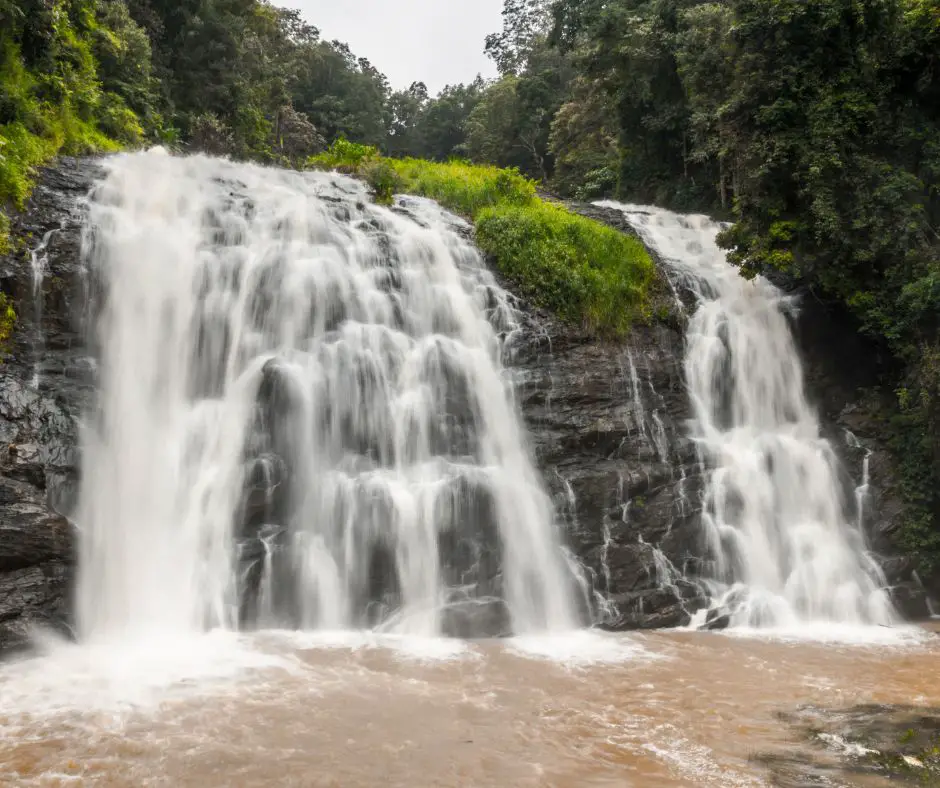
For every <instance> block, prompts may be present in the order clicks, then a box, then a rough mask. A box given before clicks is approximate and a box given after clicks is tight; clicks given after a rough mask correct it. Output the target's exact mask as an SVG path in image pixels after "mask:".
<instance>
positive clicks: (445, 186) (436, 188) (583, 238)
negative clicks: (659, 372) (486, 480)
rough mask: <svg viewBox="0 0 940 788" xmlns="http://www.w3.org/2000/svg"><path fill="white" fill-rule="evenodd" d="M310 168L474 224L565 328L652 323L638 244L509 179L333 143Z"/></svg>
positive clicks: (515, 176)
mask: <svg viewBox="0 0 940 788" xmlns="http://www.w3.org/2000/svg"><path fill="white" fill-rule="evenodd" d="M310 165H311V166H313V167H318V168H323V169H338V170H341V171H344V172H347V173H352V174H358V175H360V176H361V177H363V178H364V179H365V180H366V181H367V182H368V183H370V185H371V186H372V189H373V192H374V193H375V194H376V196H377V198H378V200H379V201H389V200H390V199H391V196H392V194H393V193H394V192H404V193H408V194H417V195H420V196H423V197H430V198H432V199H434V200H436V201H438V202H439V203H440V204H441V205H443V206H445V207H447V208H449V209H450V210H452V211H455V212H457V213H459V214H462V215H464V216H466V217H467V218H469V219H472V220H473V221H474V222H475V225H476V238H477V243H478V245H479V246H480V248H481V249H482V250H483V251H484V252H485V253H487V254H488V255H490V257H491V258H492V259H493V261H494V263H495V265H496V268H497V270H498V271H499V272H500V273H501V274H502V275H503V276H504V277H505V278H506V279H507V280H508V281H510V282H511V283H512V284H513V285H515V288H516V290H517V292H519V293H521V294H522V295H524V296H526V297H527V298H529V299H530V300H531V301H532V302H533V303H535V304H537V305H539V306H542V307H545V308H547V309H550V310H552V311H553V312H555V314H557V315H558V316H560V317H561V318H562V319H563V320H566V321H568V322H570V323H579V324H582V325H584V326H585V327H587V328H590V329H591V330H594V331H597V332H599V333H602V334H605V335H609V336H620V335H623V334H624V333H626V332H627V330H628V329H629V328H630V325H631V323H632V322H633V321H634V320H638V319H645V318H646V317H648V315H649V288H650V285H651V283H652V279H653V264H652V261H651V260H650V257H649V254H648V253H647V251H646V249H645V248H644V247H643V245H642V244H641V243H640V242H639V241H637V240H636V239H634V238H632V237H629V236H626V235H623V234H622V233H619V232H616V231H614V230H611V229H610V228H608V227H606V226H604V225H601V224H598V223H597V222H593V221H590V220H588V219H584V218H582V217H581V216H577V215H575V214H572V213H570V212H569V211H568V210H566V209H565V208H563V207H561V206H558V205H554V204H551V203H547V202H544V201H542V200H541V199H539V198H538V197H537V196H536V193H535V185H534V184H533V183H532V182H531V181H530V180H528V179H527V178H525V177H523V176H522V175H520V174H519V172H518V171H516V170H509V169H501V168H497V167H493V166H482V165H473V164H469V163H466V162H461V161H449V162H447V163H435V162H429V161H426V160H421V159H412V158H409V159H389V158H384V157H382V156H380V155H379V152H378V150H377V149H375V148H369V147H367V146H363V145H357V144H355V143H350V142H347V141H345V140H340V141H338V142H337V143H336V144H334V145H333V146H331V148H330V149H329V150H328V151H326V152H324V153H323V154H320V155H318V156H315V157H313V158H312V159H311V161H310Z"/></svg>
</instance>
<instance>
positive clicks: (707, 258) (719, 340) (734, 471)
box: [601, 202, 894, 626]
mask: <svg viewBox="0 0 940 788" xmlns="http://www.w3.org/2000/svg"><path fill="white" fill-rule="evenodd" d="M601 204H602V205H605V206H606V207H612V208H617V209H619V210H621V211H623V213H624V214H625V216H626V217H627V219H628V220H629V221H630V223H631V224H632V225H633V226H634V227H635V228H636V230H637V231H638V232H639V233H640V235H641V236H642V237H643V239H644V240H645V242H646V243H647V244H648V245H650V246H651V247H652V248H654V249H655V250H656V252H657V253H658V255H659V257H660V258H661V259H662V260H663V262H664V263H665V265H666V266H667V267H668V270H669V274H670V279H671V281H672V284H673V286H674V289H675V290H676V291H678V290H679V289H685V290H688V291H691V293H692V294H694V296H695V298H696V301H697V303H698V306H697V309H696V310H695V313H694V314H693V315H692V316H691V318H690V322H689V326H688V331H687V350H686V357H685V377H686V383H687V385H688V389H689V396H690V397H691V401H692V406H693V411H694V424H693V427H692V437H693V438H694V440H695V441H696V442H697V444H698V447H699V453H700V457H701V461H702V472H703V474H704V476H705V478H706V485H705V492H704V499H703V501H702V505H703V512H702V535H703V541H704V551H705V553H706V556H707V560H708V561H709V571H708V573H707V577H706V578H705V579H706V581H707V584H708V588H709V590H710V592H711V595H712V597H713V599H714V600H715V604H719V603H720V604H722V605H723V606H724V607H725V608H726V609H727V610H729V611H730V619H731V623H732V625H742V626H744V625H749V626H792V625H799V624H801V623H805V622H812V621H829V622H843V623H850V624H863V623H881V624H886V623H890V622H891V621H892V620H893V618H894V614H893V611H892V607H891V605H890V603H889V601H888V599H887V596H886V594H885V592H884V590H883V587H884V578H883V576H882V574H881V572H880V569H879V567H878V566H877V564H876V563H875V561H874V560H873V559H872V558H871V557H870V556H869V555H868V553H867V551H866V544H865V537H864V534H863V533H862V530H861V528H860V525H861V523H860V520H859V519H858V517H859V512H858V511H854V512H853V509H856V510H858V509H859V508H861V507H862V506H864V493H866V492H867V490H863V494H862V496H861V497H860V499H859V500H858V502H857V505H856V501H855V500H854V496H851V497H850V496H849V495H847V491H845V490H843V487H842V484H841V483H840V480H839V468H838V460H837V457H836V455H835V453H834V451H833V449H832V446H831V445H830V444H829V443H828V441H826V440H825V439H824V438H823V437H822V436H821V434H820V428H819V421H818V418H817V415H816V413H815V411H814V410H813V408H812V407H811V406H810V404H809V402H808V401H807V399H806V394H805V390H804V380H803V368H802V364H801V362H800V358H799V354H798V352H797V349H796V346H795V343H794V339H793V336H792V333H791V330H790V327H789V325H788V322H787V315H786V311H787V309H788V308H789V304H788V302H787V299H786V298H785V296H784V295H783V294H782V293H781V292H780V291H778V290H777V289H776V288H775V287H774V286H773V285H771V284H770V282H768V281H766V280H765V279H763V278H757V279H756V280H754V281H747V280H745V279H744V278H742V277H741V276H740V275H739V273H738V271H737V269H735V268H734V267H732V266H731V265H730V264H729V263H728V262H727V260H726V258H725V255H724V253H723V252H722V251H721V250H720V249H719V248H718V246H717V243H716V235H717V233H718V231H719V229H720V227H719V225H718V224H717V223H715V222H713V221H711V220H709V219H708V218H707V217H703V216H680V215H677V214H674V213H670V212H669V211H664V210H660V209H657V208H650V207H642V206H634V205H622V204H619V203H612V202H607V203H601ZM864 481H865V482H866V483H867V480H864ZM863 486H864V485H863Z"/></svg>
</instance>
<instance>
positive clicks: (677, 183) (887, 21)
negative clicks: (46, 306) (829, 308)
mask: <svg viewBox="0 0 940 788" xmlns="http://www.w3.org/2000/svg"><path fill="white" fill-rule="evenodd" d="M315 23H316V20H310V21H306V20H304V19H303V18H302V17H301V16H300V14H299V13H298V12H296V11H291V10H288V9H283V8H279V7H277V6H275V5H272V4H270V3H268V2H265V0H181V1H180V2H177V1H175V0H174V1H173V2H170V0H0V252H2V251H3V248H2V247H4V246H5V245H7V243H8V242H7V240H6V239H7V234H6V231H5V228H6V227H7V226H8V224H9V218H8V216H9V215H10V214H11V212H12V211H15V210H16V209H17V208H19V207H21V206H22V205H23V203H24V201H25V200H26V199H27V197H28V194H29V190H30V184H31V177H32V174H33V173H34V171H35V168H36V167H37V166H38V165H40V164H42V163H43V162H44V161H46V160H48V159H50V158H52V157H54V156H56V155H60V154H62V155H81V154H86V153H92V152H98V151H108V150H116V149H119V148H122V147H134V146H141V145H145V144H155V143H156V144H162V145H165V146H167V147H170V148H174V149H177V148H178V149H183V150H202V151H205V152H209V153H213V154H220V155H229V156H233V157H239V158H246V159H253V160H257V161H261V162H265V163H272V164H281V165H285V166H305V165H306V164H307V163H308V162H309V160H310V158H311V157H313V156H316V155H318V154H321V155H323V152H324V151H325V150H326V148H327V146H328V145H330V143H333V142H334V141H335V140H337V139H344V140H348V141H350V142H352V143H356V144H360V145H365V146H372V147H374V148H376V149H377V150H379V151H381V152H382V154H384V155H385V156H388V157H392V158H404V157H414V158H420V159H429V160H432V161H441V162H444V161H448V160H451V159H460V160H468V161H470V162H474V163H483V164H488V165H495V166H497V167H501V168H513V169H515V170H518V172H519V173H521V174H522V175H524V176H527V177H528V178H530V179H532V180H533V181H535V182H536V183H537V184H538V185H539V187H540V188H541V189H542V190H544V191H547V192H551V193H554V194H556V195H560V196H562V197H567V198H573V199H580V200H588V199H594V198H599V197H604V196H612V195H616V196H618V197H620V198H623V199H628V200H631V201H636V202H647V203H656V204H659V205H663V206H666V207H672V208H676V209H680V210H687V211H700V212H707V213H710V214H712V215H715V216H719V217H721V218H723V219H726V220H728V221H729V222H730V225H729V229H728V230H727V231H726V232H725V233H724V234H723V236H722V243H723V245H724V246H725V247H726V248H727V249H728V251H729V256H730V259H731V260H732V261H733V262H734V263H735V264H737V265H739V266H740V267H741V270H742V274H743V275H745V276H753V275H756V274H758V273H768V272H774V274H775V275H776V276H779V277H783V278H785V279H787V280H789V281H790V282H792V283H793V284H794V285H795V286H799V287H802V288H805V289H806V290H808V291H810V292H812V293H813V294H814V296H815V297H816V298H818V299H820V300H823V301H826V302H828V303H831V304H832V305H834V306H835V307H837V308H838V309H841V310H843V311H844V312H845V313H846V314H847V315H849V316H850V319H852V320H854V321H855V322H856V323H857V326H858V328H859V330H860V331H862V332H864V333H865V334H867V335H868V336H869V337H870V339H871V342H872V343H873V344H874V346H875V347H877V348H878V349H879V352H880V353H881V354H882V355H883V357H884V359H885V360H884V363H883V364H882V385H881V387H880V388H879V390H878V391H876V392H873V396H876V397H878V398H880V399H881V401H882V402H883V403H885V407H884V410H883V412H884V413H885V421H886V430H888V431H889V432H890V434H891V435H892V436H893V437H892V440H893V441H894V445H895V448H896V450H897V453H898V457H899V458H900V460H901V462H902V464H903V467H904V485H905V497H906V500H907V503H908V509H909V513H908V518H907V524H906V526H905V534H906V536H905V539H906V540H907V543H908V547H909V548H910V550H911V551H912V552H915V553H917V554H918V555H920V556H921V557H922V558H923V560H924V562H925V563H926V564H928V565H929V564H931V563H937V564H938V565H940V528H938V527H937V525H936V524H937V522H938V521H940V520H938V517H940V335H938V330H940V0H720V1H718V2H697V1H696V0H554V1H552V0H506V2H505V9H504V12H503V27H502V29H501V30H497V31H494V32H493V34H492V35H490V36H489V37H488V38H487V40H486V41H485V42H481V47H484V46H485V49H486V52H487V54H488V55H489V56H490V57H491V58H492V59H493V61H494V62H495V63H496V65H497V67H498V70H499V77H498V78H497V79H494V80H491V81H485V80H483V79H480V78H478V79H476V80H475V81H473V82H470V83H469V84H462V85H451V86H448V87H446V88H445V89H444V90H443V91H442V92H441V93H440V94H439V95H437V96H430V95H429V94H428V90H427V88H426V87H425V85H424V84H422V83H415V84H413V85H411V86H410V88H408V89H405V90H393V89H392V87H391V86H390V85H389V83H388V80H387V79H386V78H385V76H384V75H383V74H382V73H381V72H380V71H379V69H378V68H377V67H376V66H375V65H373V64H372V63H371V62H370V61H369V60H367V59H365V58H364V57H361V56H358V55H357V54H354V53H353V52H352V51H350V49H349V47H348V46H346V45H345V44H343V43H341V42H337V41H327V40H324V39H323V38H322V37H321V35H320V32H319V31H318V29H317V28H316V27H315ZM608 311H609V309H608Z"/></svg>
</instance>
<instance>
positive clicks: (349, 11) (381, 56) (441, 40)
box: [278, 0, 503, 95]
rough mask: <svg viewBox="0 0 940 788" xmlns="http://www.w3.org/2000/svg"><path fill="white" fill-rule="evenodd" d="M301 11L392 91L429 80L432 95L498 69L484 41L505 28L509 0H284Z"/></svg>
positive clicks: (492, 74) (281, 1)
mask: <svg viewBox="0 0 940 788" xmlns="http://www.w3.org/2000/svg"><path fill="white" fill-rule="evenodd" d="M278 5H284V6H287V7H290V8H298V9H299V10H300V11H301V13H302V14H303V16H304V18H305V19H306V20H307V21H308V22H309V23H310V24H312V25H314V26H315V27H317V28H319V30H320V34H321V36H322V37H323V38H324V39H326V40H327V41H332V40H334V39H339V40H340V41H345V42H346V43H347V44H349V47H350V49H352V51H353V53H354V54H355V55H356V56H357V57H365V58H368V59H369V60H370V61H371V62H372V64H373V65H374V66H375V67H376V68H377V69H379V71H382V72H383V73H384V74H386V75H387V76H388V79H389V82H391V84H392V87H393V88H396V89H399V88H407V87H408V86H409V85H410V84H411V83H412V82H417V81H423V82H424V83H425V84H426V85H427V86H428V90H429V91H430V92H431V94H432V95H433V94H435V93H437V92H438V91H439V90H440V89H441V88H443V87H444V86H445V85H447V84H454V83H457V82H469V81H471V80H472V79H473V78H474V77H475V76H476V75H477V74H478V73H482V74H483V76H485V77H492V76H494V75H495V73H496V68H495V66H494V65H493V64H492V62H491V61H490V60H489V59H488V58H487V57H486V55H484V54H483V44H484V39H485V38H486V36H487V34H488V33H495V32H497V31H498V30H499V29H500V28H501V27H502V18H501V13H502V10H503V0H279V2H278Z"/></svg>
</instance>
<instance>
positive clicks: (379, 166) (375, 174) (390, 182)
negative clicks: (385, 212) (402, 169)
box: [359, 159, 403, 205]
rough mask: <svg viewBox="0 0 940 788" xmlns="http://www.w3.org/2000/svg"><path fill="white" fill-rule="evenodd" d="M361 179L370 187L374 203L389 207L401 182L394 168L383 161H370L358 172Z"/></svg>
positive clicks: (399, 188)
mask: <svg viewBox="0 0 940 788" xmlns="http://www.w3.org/2000/svg"><path fill="white" fill-rule="evenodd" d="M359 174H360V176H361V177H362V179H363V180H364V181H365V182H366V183H368V184H369V186H370V187H372V194H373V196H374V197H375V201H376V202H377V203H379V204H380V205H391V204H392V200H393V199H394V197H395V192H398V191H401V189H402V186H403V182H402V179H401V178H400V177H399V175H398V173H397V172H396V171H395V168H394V167H393V166H392V165H391V164H390V163H389V162H388V161H387V160H385V159H372V160H369V161H367V162H365V163H364V164H363V165H362V167H361V168H360V170H359Z"/></svg>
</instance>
